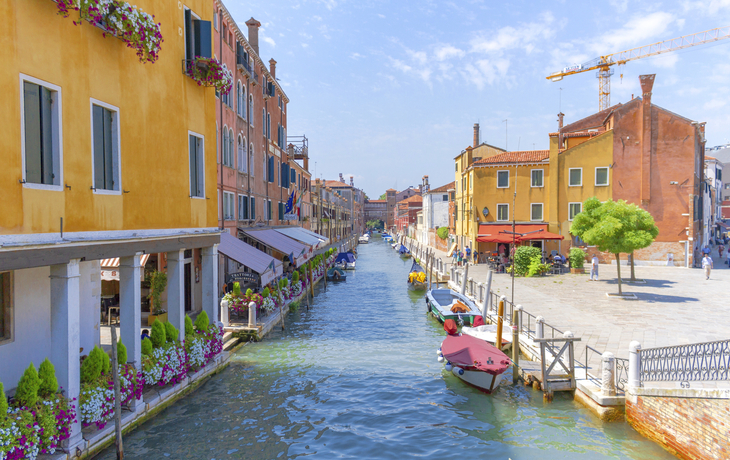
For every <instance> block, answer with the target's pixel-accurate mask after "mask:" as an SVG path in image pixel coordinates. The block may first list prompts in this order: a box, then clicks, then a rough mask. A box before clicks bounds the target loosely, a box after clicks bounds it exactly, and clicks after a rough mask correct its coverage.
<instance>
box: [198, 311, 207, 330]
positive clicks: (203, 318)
mask: <svg viewBox="0 0 730 460" xmlns="http://www.w3.org/2000/svg"><path fill="white" fill-rule="evenodd" d="M208 324H210V320H208V314H207V313H206V312H205V311H201V312H200V314H199V315H198V317H197V318H195V329H197V330H198V331H202V332H208Z"/></svg>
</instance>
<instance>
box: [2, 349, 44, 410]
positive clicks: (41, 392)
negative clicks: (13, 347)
mask: <svg viewBox="0 0 730 460" xmlns="http://www.w3.org/2000/svg"><path fill="white" fill-rule="evenodd" d="M38 378H40V379H41V386H40V388H39V389H38V394H39V395H40V396H41V397H43V398H48V397H49V396H53V395H55V394H56V393H57V392H58V380H56V369H54V368H53V364H51V361H49V360H48V358H46V359H44V360H43V362H42V363H41V366H40V367H39V368H38ZM0 414H1V415H4V414H3V412H2V411H0ZM1 415H0V416H1Z"/></svg>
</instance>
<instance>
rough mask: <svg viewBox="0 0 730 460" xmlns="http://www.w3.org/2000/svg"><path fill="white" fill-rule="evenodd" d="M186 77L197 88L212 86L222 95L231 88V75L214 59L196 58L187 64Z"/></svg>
mask: <svg viewBox="0 0 730 460" xmlns="http://www.w3.org/2000/svg"><path fill="white" fill-rule="evenodd" d="M188 75H190V77H191V78H192V79H193V80H195V82H196V83H197V84H198V86H213V87H215V89H216V90H218V91H220V92H222V93H228V92H230V91H231V88H232V87H233V73H231V71H230V70H228V69H226V68H225V67H223V64H221V63H220V61H218V60H217V59H214V58H206V57H201V56H196V57H195V58H193V59H192V60H191V61H189V63H188Z"/></svg>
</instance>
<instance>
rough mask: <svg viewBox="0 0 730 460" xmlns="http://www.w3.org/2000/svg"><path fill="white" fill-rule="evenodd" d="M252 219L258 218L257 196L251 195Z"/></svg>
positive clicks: (250, 211) (250, 210) (250, 212)
mask: <svg viewBox="0 0 730 460" xmlns="http://www.w3.org/2000/svg"><path fill="white" fill-rule="evenodd" d="M249 214H250V216H251V217H250V219H251V220H254V219H256V198H255V197H251V208H250V209H249Z"/></svg>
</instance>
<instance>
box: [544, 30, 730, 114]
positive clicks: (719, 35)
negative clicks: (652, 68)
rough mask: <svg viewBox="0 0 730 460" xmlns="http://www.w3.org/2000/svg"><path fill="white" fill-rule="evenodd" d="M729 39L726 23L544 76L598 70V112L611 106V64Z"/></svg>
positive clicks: (559, 76)
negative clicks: (723, 25) (722, 25)
mask: <svg viewBox="0 0 730 460" xmlns="http://www.w3.org/2000/svg"><path fill="white" fill-rule="evenodd" d="M726 38H730V26H727V27H718V28H716V29H710V30H706V31H704V32H698V33H696V34H691V35H684V36H682V37H677V38H672V39H669V40H664V41H662V42H657V43H652V44H651V45H646V46H639V47H637V48H632V49H630V50H626V51H620V52H618V53H613V54H607V55H605V56H600V57H597V58H595V59H591V60H590V61H588V62H586V63H584V64H576V65H572V66H568V67H565V68H564V69H563V70H562V71H560V72H555V73H553V74H550V76H548V77H546V78H547V79H548V80H550V81H560V80H562V79H563V77H565V76H567V75H574V74H577V73H583V72H588V71H590V70H598V72H597V74H596V76H597V77H598V111H599V112H600V111H602V110H605V109H607V108H608V107H610V106H611V75H613V69H612V68H611V66H612V65H617V64H618V65H623V64H626V63H627V62H629V61H634V60H636V59H642V58H646V57H649V56H656V55H658V54H664V53H669V52H671V51H677V50H681V49H684V48H689V47H691V46H697V45H702V44H703V43H710V42H716V41H719V40H724V39H726Z"/></svg>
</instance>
